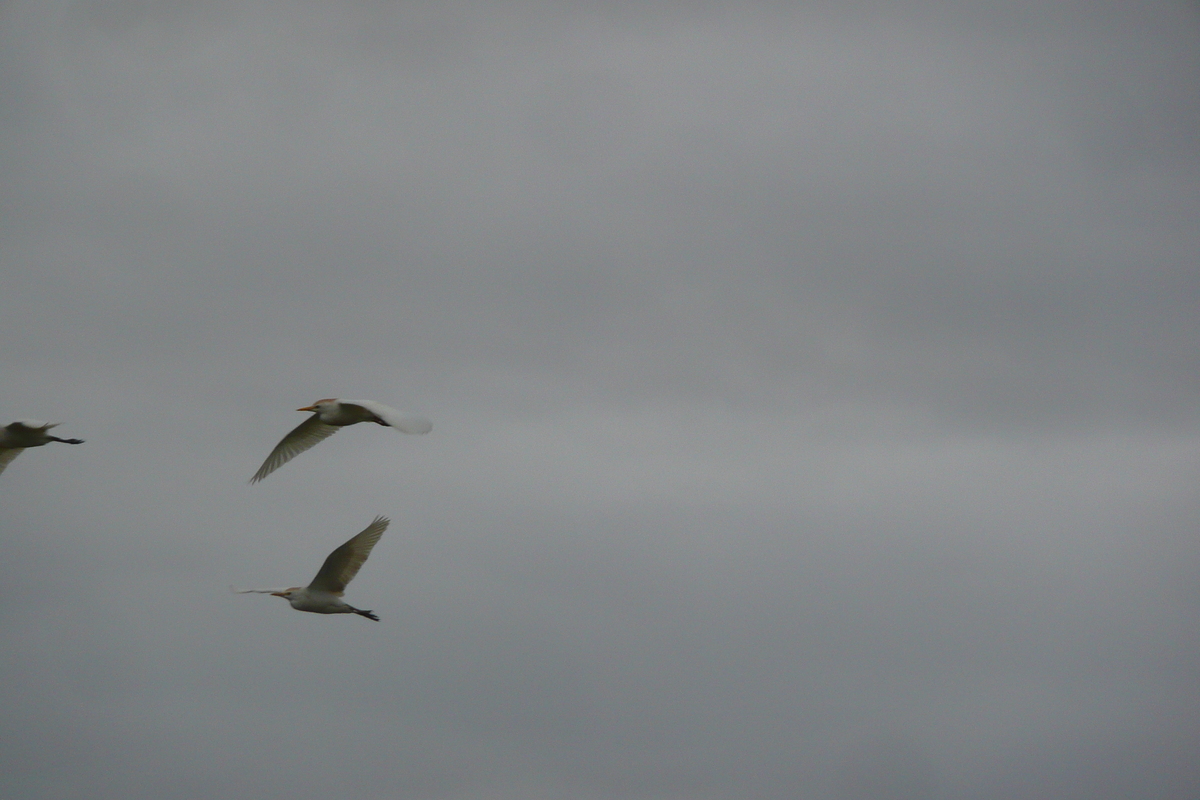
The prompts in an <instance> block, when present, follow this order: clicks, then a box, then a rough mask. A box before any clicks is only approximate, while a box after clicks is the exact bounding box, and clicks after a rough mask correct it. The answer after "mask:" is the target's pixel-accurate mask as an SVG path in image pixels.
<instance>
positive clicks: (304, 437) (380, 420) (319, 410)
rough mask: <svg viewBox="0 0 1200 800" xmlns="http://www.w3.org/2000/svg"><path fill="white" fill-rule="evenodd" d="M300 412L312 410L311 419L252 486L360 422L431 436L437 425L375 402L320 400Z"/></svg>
mask: <svg viewBox="0 0 1200 800" xmlns="http://www.w3.org/2000/svg"><path fill="white" fill-rule="evenodd" d="M296 410H297V411H312V412H314V413H313V415H312V416H311V417H309V418H308V419H306V420H304V422H301V423H300V424H299V425H297V426H296V427H295V428H294V429H293V430H292V431H291V433H289V434H288V435H287V436H285V437H283V439H281V440H280V442H279V444H277V445H275V449H274V450H272V451H271V455H269V456H267V460H266V461H264V462H263V465H262V466H261V467H259V468H258V472H256V473H254V477H253V478H251V479H250V482H251V483H258V482H259V481H261V480H262V479H263V478H265V477H267V476H268V475H270V474H271V473H272V472H274V471H275V470H277V469H279V468H280V467H282V466H283V465H284V464H286V463H287V462H289V461H291V460H292V459H293V458H295V457H296V456H298V455H300V454H301V453H303V452H304V451H305V450H307V449H309V448H310V447H312V446H313V445H315V444H317V443H318V442H320V441H322V440H324V439H327V438H329V437H330V436H332V435H333V434H335V433H337V430H338V428H342V427H345V426H346V425H354V424H356V423H359V422H374V423H377V424H379V425H384V426H387V427H392V428H395V429H396V430H398V431H402V432H403V433H429V432H430V431H431V430H433V423H432V422H430V421H429V420H428V419H426V418H425V417H422V416H421V415H420V414H409V413H408V412H406V411H400V410H398V409H395V408H392V407H390V406H385V405H384V404H383V403H376V402H375V401H374V400H335V399H328V400H318V401H317V402H315V403H313V404H312V405H311V406H305V407H304V408H298V409H296Z"/></svg>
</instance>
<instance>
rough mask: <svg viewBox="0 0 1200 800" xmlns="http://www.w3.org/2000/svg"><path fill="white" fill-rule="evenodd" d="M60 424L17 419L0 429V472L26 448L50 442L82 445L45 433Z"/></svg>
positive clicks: (81, 440)
mask: <svg viewBox="0 0 1200 800" xmlns="http://www.w3.org/2000/svg"><path fill="white" fill-rule="evenodd" d="M61 424H62V423H61V422H42V421H41V420H40V419H19V420H17V421H16V422H12V423H9V424H8V425H5V426H4V427H3V428H0V472H4V468H5V467H7V466H8V465H9V463H10V462H12V460H13V459H14V458H16V457H17V456H19V455H21V451H22V450H24V449H25V448H26V447H41V446H42V445H44V444H48V443H50V442H62V443H63V444H83V439H60V438H58V437H57V436H51V435H50V434H48V433H46V431H48V430H50V429H51V428H53V427H54V426H56V425H61Z"/></svg>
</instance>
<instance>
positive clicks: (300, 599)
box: [234, 517, 391, 622]
mask: <svg viewBox="0 0 1200 800" xmlns="http://www.w3.org/2000/svg"><path fill="white" fill-rule="evenodd" d="M390 522H391V520H389V519H388V518H387V517H376V518H375V519H374V521H372V522H371V524H370V525H368V526H367V527H366V528H365V529H363V531H362V532H361V533H359V534H357V535H355V536H354V537H352V538H351V539H350V540H349V541H348V542H346V543H345V544H343V545H342V546H341V547H339V548H337V549H336V550H334V551H333V552H332V553H330V554H329V556H328V557H327V558H326V559H325V563H324V564H322V565H321V569H320V570H319V571H318V572H317V576H316V577H315V578H313V579H312V583H310V584H309V585H308V586H293V587H291V588H289V589H245V590H242V591H239V592H238V594H269V595H272V596H273V597H282V598H283V599H285V600H287V601H288V602H289V603H291V604H292V608H294V609H296V610H297V611H310V612H312V613H314V614H358V615H359V616H362V617H366V618H367V619H373V620H375V621H376V622H378V621H379V617H377V616H375V613H374V612H372V611H364V610H362V609H359V608H355V607H354V606H352V605H349V604H347V603H344V602H343V601H342V599H341V597H342V594H343V592H344V591H345V589H346V584H348V583H350V581H352V580H353V579H354V576H355V575H357V574H358V570H359V568H361V567H362V565H363V563H364V562H366V560H367V556H369V555H371V548H373V547H375V544H376V543H377V542H378V541H379V537H380V536H382V535H383V532H384V531H385V530H387V526H388V524H389V523H390ZM234 591H237V590H236V589H235V590H234Z"/></svg>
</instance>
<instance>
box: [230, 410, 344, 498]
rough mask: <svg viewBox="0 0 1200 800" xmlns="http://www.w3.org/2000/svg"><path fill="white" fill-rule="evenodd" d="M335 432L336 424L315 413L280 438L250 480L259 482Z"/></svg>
mask: <svg viewBox="0 0 1200 800" xmlns="http://www.w3.org/2000/svg"><path fill="white" fill-rule="evenodd" d="M335 433H337V426H336V425H326V424H325V423H324V422H321V418H320V417H318V416H317V415H316V414H313V415H312V416H311V417H309V418H308V419H306V420H304V422H301V423H300V424H299V425H297V426H296V427H295V428H293V429H292V431H291V433H289V434H288V435H287V436H285V437H283V438H282V439H280V440H279V444H277V445H275V449H274V450H272V451H271V455H269V456H267V460H266V461H264V462H263V465H262V466H261V467H259V468H258V472H256V473H254V477H253V478H251V479H250V482H251V483H258V482H259V481H261V480H262V479H263V478H265V477H267V476H268V475H270V474H271V473H272V472H274V471H275V470H277V469H279V468H280V467H282V466H283V465H284V464H286V463H287V462H289V461H291V460H292V459H293V458H295V457H296V456H298V455H300V454H301V453H303V452H304V451H305V450H308V449H309V448H310V447H312V446H314V445H316V444H318V443H319V442H322V441H324V440H325V439H328V438H329V437H330V436H332V435H333V434H335Z"/></svg>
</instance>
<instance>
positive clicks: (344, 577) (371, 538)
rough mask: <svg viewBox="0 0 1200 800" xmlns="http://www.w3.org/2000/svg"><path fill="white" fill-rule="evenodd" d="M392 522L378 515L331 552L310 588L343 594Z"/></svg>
mask: <svg viewBox="0 0 1200 800" xmlns="http://www.w3.org/2000/svg"><path fill="white" fill-rule="evenodd" d="M390 522H391V520H390V519H388V518H387V517H376V518H375V519H374V520H373V521H372V522H371V524H370V525H368V526H367V527H366V528H365V529H363V531H362V532H361V533H359V534H357V535H355V536H354V537H353V538H351V539H350V541H348V542H346V543H345V544H344V545H342V546H341V547H339V548H338V549H336V550H334V551H333V552H332V553H330V554H329V557H328V558H326V559H325V563H324V564H322V565H321V569H320V571H319V572H317V577H315V578H313V579H312V583H310V584H309V585H308V588H310V589H317V590H319V591H322V592H329V593H330V594H336V595H341V593H342V592H343V591H345V589H346V584H347V583H349V582H350V581H352V580H353V579H354V576H355V575H357V574H358V570H359V568H360V567H362V565H363V564H364V563H365V562H366V560H367V556H369V555H371V548H373V547H374V546H375V544H376V543H377V542H378V541H379V537H380V536H382V535H383V532H384V531H385V530H387V526H388V523H390Z"/></svg>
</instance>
